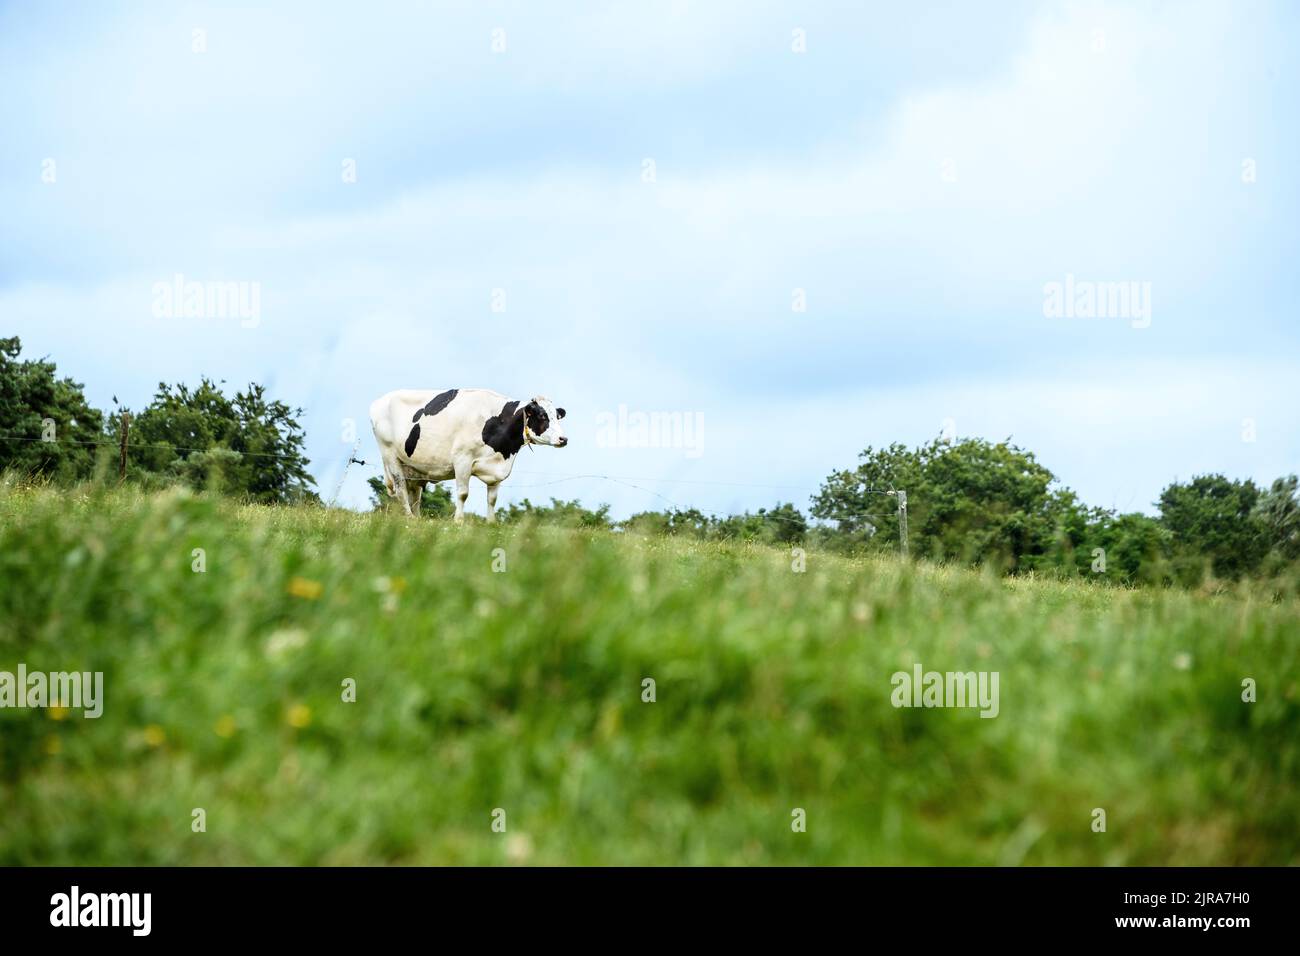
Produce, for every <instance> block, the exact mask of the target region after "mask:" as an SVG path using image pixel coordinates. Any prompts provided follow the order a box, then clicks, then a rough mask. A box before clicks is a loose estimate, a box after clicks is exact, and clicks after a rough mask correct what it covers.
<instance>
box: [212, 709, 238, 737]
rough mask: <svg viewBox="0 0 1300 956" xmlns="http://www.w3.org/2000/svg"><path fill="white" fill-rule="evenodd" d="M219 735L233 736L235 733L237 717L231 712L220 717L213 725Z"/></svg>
mask: <svg viewBox="0 0 1300 956" xmlns="http://www.w3.org/2000/svg"><path fill="white" fill-rule="evenodd" d="M212 729H213V730H214V731H216V734H217V736H218V737H233V736H234V734H235V718H234V717H231V716H230V715H229V714H225V715H224V716H222V717H220V718H218V720H217V722H216V723H215V724H213V725H212Z"/></svg>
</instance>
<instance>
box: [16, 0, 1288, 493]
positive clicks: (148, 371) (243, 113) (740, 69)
mask: <svg viewBox="0 0 1300 956" xmlns="http://www.w3.org/2000/svg"><path fill="white" fill-rule="evenodd" d="M195 30H201V31H203V32H202V34H201V37H202V38H203V41H204V42H203V44H202V45H204V46H205V49H203V50H202V51H201V52H196V50H195V49H194V47H195V33H194V31H195ZM795 30H802V31H803V36H804V38H805V41H806V43H805V45H806V51H805V52H795V50H794V49H793V47H794V46H795V42H794V40H795V34H794V31H795ZM494 31H503V32H500V33H494ZM494 37H496V39H497V41H498V43H497V45H498V46H500V42H499V41H500V39H501V38H502V37H504V49H503V50H494V49H493V46H494ZM1298 41H1300V13H1298V12H1297V8H1296V7H1295V6H1294V5H1288V4H1283V3H1278V4H1271V3H1259V2H1247V3H1235V4H1230V3H1227V2H1217V3H1195V2H1191V3H1142V4H1093V3H1079V4H1049V3H1032V4H1031V3H1023V4H1022V3H1011V2H1007V3H998V4H970V3H921V4H898V5H895V4H861V3H753V2H749V3H728V2H722V0H717V2H711V3H686V2H641V3H636V4H597V3H551V4H537V3H531V4H530V3H518V4H504V3H470V2H463V3H418V4H417V3H406V4H386V3H372V4H364V5H355V4H341V3H340V4H333V3H303V4H294V3H275V4H270V3H241V4H212V5H208V4H170V3H169V4H162V3H159V4H149V3H123V4H109V3H95V4H89V3H87V4H81V5H77V4H57V5H50V4H9V5H6V6H0V82H2V83H3V86H2V88H3V90H4V93H3V95H2V96H0V129H2V130H3V131H4V132H3V135H2V136H0V209H3V210H4V217H3V221H4V227H3V229H2V230H0V332H3V333H4V334H18V335H20V336H21V337H22V340H23V343H24V351H25V353H26V354H28V355H49V356H50V357H52V358H53V359H55V360H56V361H57V362H58V364H59V367H60V369H61V371H62V372H64V373H66V374H69V375H72V376H73V377H74V378H76V379H78V380H80V381H83V382H84V383H85V384H86V387H87V392H88V394H89V396H90V398H91V400H92V401H93V402H95V403H96V404H98V405H100V406H101V407H105V406H108V405H109V404H110V400H109V396H110V395H112V394H116V395H117V396H118V397H119V398H120V399H122V400H123V401H124V402H127V403H129V404H131V405H133V406H136V407H139V406H140V405H143V404H144V403H145V402H147V400H148V398H149V396H150V395H151V394H152V392H153V390H154V388H155V387H156V385H157V383H158V382H159V381H160V380H166V381H188V382H193V381H196V380H197V379H198V377H199V376H200V375H203V374H206V375H209V376H211V377H213V378H217V379H225V380H226V381H227V382H228V383H232V384H233V383H243V382H247V381H250V380H253V381H260V382H263V383H265V384H267V385H268V386H269V387H270V389H271V391H272V393H273V394H274V395H275V396H276V397H279V398H282V399H284V400H285V401H287V402H289V403H291V404H293V405H297V406H302V407H303V408H304V409H305V414H304V418H303V420H304V423H305V425H306V429H307V434H308V452H309V455H310V457H311V459H312V470H313V473H314V474H315V476H316V478H317V481H318V484H319V488H320V490H321V492H322V493H323V494H324V495H325V496H326V497H330V496H332V495H333V494H334V492H335V489H336V487H337V486H338V484H339V481H340V478H341V477H342V474H343V472H342V468H343V464H344V462H345V461H346V459H347V458H348V454H349V452H350V450H351V443H350V441H349V440H347V424H346V422H347V420H349V419H351V420H352V421H354V422H355V424H356V429H357V431H358V433H359V434H360V436H361V438H362V445H361V456H362V457H365V458H367V460H369V461H374V460H375V454H374V447H373V441H372V439H371V437H370V435H369V429H368V425H367V423H366V412H367V407H368V405H369V402H370V401H371V399H373V398H374V397H376V396H378V395H379V394H382V393H383V392H385V391H388V390H389V389H392V388H396V387H429V388H447V387H456V386H475V385H477V386H486V387H490V388H495V389H497V390H499V391H502V392H505V393H506V394H509V395H512V396H528V395H532V394H537V393H541V394H545V395H548V396H550V397H551V398H552V399H554V400H555V401H556V402H557V404H560V405H563V406H565V407H566V408H567V409H568V410H569V417H568V418H567V419H566V424H567V425H568V433H569V435H570V438H571V444H570V446H569V447H568V448H566V449H564V450H563V451H557V450H551V449H546V450H541V451H538V452H537V453H536V454H532V455H529V454H525V458H524V459H523V460H522V461H521V463H520V464H519V466H518V467H517V468H516V471H515V474H514V476H513V477H512V478H511V480H510V481H509V482H508V483H507V484H506V485H504V486H503V490H502V502H503V503H504V502H508V501H515V500H519V499H520V498H522V497H524V496H529V497H532V498H533V499H534V500H537V499H539V498H542V499H544V498H546V497H548V496H550V495H552V494H554V495H558V496H563V497H566V498H568V497H579V498H581V499H582V500H583V501H584V502H587V503H591V504H594V503H597V502H602V501H604V502H609V503H611V504H612V505H613V510H614V513H615V514H617V515H626V514H629V513H631V512H634V511H637V510H641V509H644V508H651V507H663V506H664V502H665V499H667V500H668V501H671V502H673V503H676V504H679V505H682V506H686V505H695V506H698V507H701V508H703V509H705V510H710V511H716V512H728V511H735V510H741V509H745V508H750V509H752V508H757V507H761V506H763V505H766V504H771V503H772V502H773V501H775V500H776V499H777V498H781V499H783V500H793V501H794V502H795V503H796V504H797V505H799V506H801V507H804V506H806V504H807V499H808V496H809V495H810V494H811V493H813V492H814V491H816V489H817V487H818V485H819V483H820V481H821V480H822V479H823V478H824V477H825V476H826V475H827V474H828V473H829V472H830V471H832V470H833V469H836V468H841V467H849V466H852V465H853V464H854V462H855V461H856V457H857V454H858V452H860V451H861V450H862V449H863V448H864V447H866V446H868V445H873V446H879V445H882V444H888V443H890V442H893V441H901V442H904V443H908V444H915V443H919V442H923V441H926V440H928V439H929V438H931V437H934V436H935V435H937V434H939V433H940V431H941V430H943V429H944V428H945V426H947V427H950V428H952V429H953V430H954V431H955V433H956V434H957V435H959V436H966V435H977V436H983V437H986V438H990V439H1001V438H1005V437H1007V436H1011V437H1012V438H1013V439H1014V440H1016V441H1017V442H1019V443H1020V444H1022V445H1023V446H1025V447H1027V448H1030V449H1032V450H1033V451H1035V452H1036V453H1037V454H1038V455H1039V457H1040V459H1041V460H1042V461H1043V462H1044V463H1045V464H1046V465H1047V466H1048V467H1049V468H1051V469H1052V470H1053V471H1054V472H1055V473H1056V474H1057V475H1058V476H1059V477H1060V478H1061V480H1062V481H1063V482H1064V483H1066V484H1067V485H1069V486H1071V487H1073V488H1074V489H1076V490H1077V491H1078V492H1079V493H1080V494H1081V495H1082V496H1083V498H1084V499H1085V500H1086V501H1088V502H1089V503H1092V504H1097V505H1103V506H1107V507H1117V508H1120V509H1125V510H1150V506H1151V502H1152V501H1153V500H1154V499H1155V497H1156V496H1157V495H1158V493H1159V491H1160V489H1161V488H1162V487H1163V486H1164V485H1165V484H1166V483H1167V482H1168V481H1170V480H1171V479H1173V478H1175V477H1181V478H1187V477H1190V476H1191V475H1192V474H1195V473H1201V472H1205V471H1223V472H1225V473H1228V474H1231V475H1234V476H1241V477H1246V476H1251V477H1254V478H1256V479H1257V480H1260V481H1267V480H1271V479H1272V478H1274V477H1276V476H1278V475H1280V474H1283V473H1286V472H1291V471H1295V470H1297V468H1300V428H1298V427H1297V426H1298V425H1300V401H1297V393H1298V392H1300V389H1298V388H1297V382H1300V322H1297V314H1296V312H1297V310H1296V302H1297V300H1298V293H1300V269H1297V267H1296V251H1297V248H1300V243H1297V239H1300V235H1298V233H1300V216H1298V215H1297V213H1300V188H1298V187H1297V174H1298V172H1300V122H1298V121H1297V117H1300V75H1298V74H1297V61H1296V56H1295V50H1296V49H1297V47H1298V46H1300V43H1298ZM51 160H52V161H53V162H52V164H51V163H50V161H51ZM347 160H352V161H354V162H355V170H356V177H355V182H346V181H345V179H344V176H343V174H342V170H343V164H344V163H345V161H347ZM646 160H653V163H654V167H653V168H654V174H655V175H654V181H653V182H647V181H645V180H646V177H645V176H644V170H645V168H646V165H645V164H646ZM49 170H53V176H52V179H53V181H48V180H50V179H51V176H50V175H49V172H48V171H49ZM1247 170H1250V173H1249V174H1246V171H1247ZM177 273H179V274H182V275H184V276H185V277H186V278H187V279H189V280H196V281H203V282H227V281H240V282H249V283H257V284H258V287H259V289H260V314H259V317H258V320H257V322H256V324H255V325H254V326H252V327H245V324H244V323H241V322H240V321H239V320H238V318H229V317H220V316H218V317H211V316H209V317H204V318H189V319H187V318H183V317H159V316H157V315H155V314H154V311H153V309H152V304H153V291H152V290H153V286H154V284H155V283H158V282H170V281H171V280H172V277H173V276H174V275H176V274H177ZM1067 275H1072V276H1075V277H1076V278H1077V279H1080V280H1085V281H1098V282H1138V283H1150V286H1149V288H1150V290H1151V303H1152V306H1151V321H1150V325H1149V326H1148V327H1145V328H1142V327H1134V323H1132V322H1129V321H1127V320H1126V319H1124V318H1098V319H1064V318H1052V317H1048V316H1046V315H1045V314H1044V307H1043V302H1044V286H1045V284H1047V283H1051V282H1061V281H1064V279H1065V277H1066V276H1067ZM796 289H801V290H803V296H804V298H805V300H806V303H807V308H806V311H802V312H801V311H795V310H794V309H792V302H793V301H794V296H795V292H794V290H796ZM494 290H503V292H504V301H505V311H503V312H500V311H494V310H493V301H494V298H493V296H494ZM497 301H498V302H499V301H500V300H499V298H498V300H497ZM620 405H625V406H627V407H628V409H630V410H631V411H638V410H639V411H645V412H652V411H662V412H682V413H687V414H693V415H699V416H702V421H703V426H704V427H703V442H702V447H701V449H700V451H701V453H700V454H698V455H693V454H688V453H687V450H686V449H682V448H633V447H609V442H607V441H601V440H599V439H600V429H599V428H598V424H599V422H600V421H601V420H602V419H601V417H600V416H602V415H610V414H614V413H616V412H617V410H618V408H619V406H620ZM1243 433H1245V435H1246V436H1247V437H1253V440H1244V438H1243ZM370 472H371V469H368V468H359V467H357V466H353V468H352V469H351V471H350V472H349V473H348V475H347V480H346V481H345V482H344V484H343V488H342V492H341V494H340V497H339V500H340V502H342V503H345V504H351V505H362V504H363V503H364V502H365V500H366V498H367V491H366V489H365V487H364V479H365V477H366V475H367V474H369V473H370ZM590 474H602V475H611V476H617V477H619V478H621V479H624V480H623V481H621V482H614V481H605V480H600V479H590V478H573V477H571V476H576V475H590ZM628 479H633V480H631V481H629V480H628ZM630 485H635V486H636V487H631V486H630ZM471 505H472V507H473V508H474V509H475V510H480V511H481V510H482V490H481V488H479V487H478V486H477V485H476V486H475V490H474V491H473V492H472V494H471Z"/></svg>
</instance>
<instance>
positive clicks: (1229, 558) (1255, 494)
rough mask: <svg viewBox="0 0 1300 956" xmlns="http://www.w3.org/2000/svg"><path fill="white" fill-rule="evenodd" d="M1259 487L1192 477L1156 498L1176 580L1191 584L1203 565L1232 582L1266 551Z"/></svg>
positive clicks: (1211, 477)
mask: <svg viewBox="0 0 1300 956" xmlns="http://www.w3.org/2000/svg"><path fill="white" fill-rule="evenodd" d="M1259 498H1260V493H1259V488H1258V487H1256V485H1255V483H1254V482H1253V481H1251V480H1249V479H1247V480H1246V481H1234V480H1232V479H1229V478H1225V477H1224V476H1223V475H1217V474H1214V475H1198V476H1196V477H1193V478H1192V480H1191V481H1190V482H1188V483H1186V484H1182V483H1179V482H1174V483H1173V484H1171V485H1169V486H1168V487H1167V488H1165V490H1164V491H1163V492H1161V494H1160V502H1159V505H1160V522H1161V524H1162V525H1164V527H1165V528H1167V529H1168V530H1169V533H1170V535H1171V537H1172V541H1173V547H1174V552H1175V555H1174V558H1175V564H1176V566H1177V567H1178V569H1179V575H1180V577H1181V578H1182V579H1183V580H1184V581H1185V582H1186V583H1193V582H1194V581H1195V580H1196V579H1197V578H1199V576H1200V571H1201V570H1202V569H1203V568H1204V566H1205V564H1206V563H1207V562H1208V564H1209V566H1210V567H1211V568H1212V569H1213V571H1214V574H1215V575H1216V576H1218V577H1221V578H1229V579H1233V580H1235V579H1237V578H1239V577H1241V576H1242V575H1243V574H1248V573H1250V572H1251V571H1254V570H1255V569H1256V568H1258V567H1259V565H1260V563H1261V562H1262V561H1263V558H1264V555H1265V554H1266V553H1267V552H1268V546H1269V541H1268V534H1267V526H1266V524H1265V521H1264V520H1263V519H1262V518H1261V517H1260V515H1259V513H1258V512H1256V510H1255V506H1256V504H1257V503H1258V502H1259Z"/></svg>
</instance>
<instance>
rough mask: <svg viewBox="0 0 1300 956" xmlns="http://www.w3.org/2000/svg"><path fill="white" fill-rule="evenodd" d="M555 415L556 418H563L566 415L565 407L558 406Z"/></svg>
mask: <svg viewBox="0 0 1300 956" xmlns="http://www.w3.org/2000/svg"><path fill="white" fill-rule="evenodd" d="M555 417H556V418H563V417H564V409H562V408H557V409H556V410H555Z"/></svg>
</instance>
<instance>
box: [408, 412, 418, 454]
mask: <svg viewBox="0 0 1300 956" xmlns="http://www.w3.org/2000/svg"><path fill="white" fill-rule="evenodd" d="M417 414H418V413H417ZM419 441H420V426H419V425H412V426H411V434H409V435H407V436H406V457H407V458H410V457H411V456H412V455H414V454H415V446H416V445H417V444H418V443H419Z"/></svg>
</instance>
